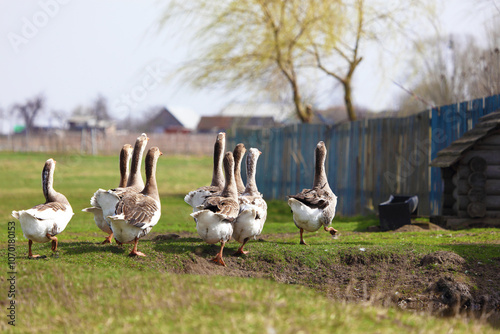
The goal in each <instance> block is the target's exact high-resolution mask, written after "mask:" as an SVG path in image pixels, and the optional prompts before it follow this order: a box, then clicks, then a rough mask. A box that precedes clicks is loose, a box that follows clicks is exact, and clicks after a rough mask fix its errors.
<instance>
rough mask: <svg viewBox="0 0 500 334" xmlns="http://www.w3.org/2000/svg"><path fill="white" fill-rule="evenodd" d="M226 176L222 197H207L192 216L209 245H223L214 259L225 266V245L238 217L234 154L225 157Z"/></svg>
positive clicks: (227, 154) (199, 232)
mask: <svg viewBox="0 0 500 334" xmlns="http://www.w3.org/2000/svg"><path fill="white" fill-rule="evenodd" d="M224 174H225V177H226V184H225V186H224V189H223V190H222V192H221V193H220V195H214V196H210V197H207V198H206V200H205V202H204V203H203V204H202V205H200V206H199V207H198V209H199V211H197V212H193V213H192V214H191V216H192V217H193V218H195V220H196V230H197V231H198V234H199V235H200V237H201V238H202V239H203V240H204V241H205V242H207V243H209V244H215V243H217V242H220V243H221V247H220V251H219V252H218V253H217V255H216V256H215V257H214V258H213V259H212V261H214V262H215V263H218V264H220V265H223V266H225V265H226V264H225V263H224V260H223V259H222V251H223V249H224V245H225V244H226V242H227V241H229V239H230V238H231V235H232V234H233V225H232V224H233V221H234V219H236V217H238V212H239V204H238V190H237V189H236V182H235V181H234V158H233V153H232V152H227V153H226V154H225V155H224Z"/></svg>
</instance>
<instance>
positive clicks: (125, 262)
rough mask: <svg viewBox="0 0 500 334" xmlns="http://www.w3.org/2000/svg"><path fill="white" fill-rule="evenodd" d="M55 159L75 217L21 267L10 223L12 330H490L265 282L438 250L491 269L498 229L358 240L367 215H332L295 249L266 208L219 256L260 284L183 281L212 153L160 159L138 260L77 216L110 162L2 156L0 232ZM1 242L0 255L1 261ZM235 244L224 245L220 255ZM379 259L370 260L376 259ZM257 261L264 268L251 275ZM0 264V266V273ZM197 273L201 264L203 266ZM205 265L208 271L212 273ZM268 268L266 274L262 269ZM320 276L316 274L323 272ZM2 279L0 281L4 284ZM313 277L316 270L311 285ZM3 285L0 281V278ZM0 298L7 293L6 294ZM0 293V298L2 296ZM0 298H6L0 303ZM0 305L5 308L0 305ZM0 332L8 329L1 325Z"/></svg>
mask: <svg viewBox="0 0 500 334" xmlns="http://www.w3.org/2000/svg"><path fill="white" fill-rule="evenodd" d="M49 157H53V158H54V159H55V160H56V161H57V162H58V164H57V167H56V172H55V182H54V188H55V189H56V190H58V191H60V192H62V193H64V194H65V195H66V197H67V198H68V199H69V201H70V202H71V204H72V206H73V210H74V212H75V215H74V217H73V219H72V220H71V222H70V224H69V225H68V227H67V228H66V230H65V231H64V232H63V233H62V234H60V235H59V236H58V238H59V240H60V246H59V249H60V250H59V257H50V256H49V255H50V254H51V251H50V246H49V244H35V245H34V251H35V252H36V253H39V254H42V255H48V256H49V257H48V258H46V259H42V260H28V259H27V258H26V254H27V240H26V239H25V238H24V237H23V236H22V231H21V230H20V227H19V225H18V224H17V229H16V232H17V240H16V254H17V260H16V265H17V282H16V284H17V285H16V288H17V289H18V294H17V296H16V303H17V306H18V309H17V311H18V313H17V322H18V326H17V328H16V332H33V333H34V332H49V331H50V332H55V333H72V332H73V333H82V332H89V333H90V332H92V333H95V332H123V333H136V332H138V331H139V332H141V331H144V332H152V333H162V332H163V333H164V332H174V331H175V332H181V333H182V332H185V333H189V332H199V333H208V332H210V333H212V332H218V333H235V332H237V333H240V332H241V333H255V332H268V333H274V332H275V333H297V332H304V333H313V332H318V333H346V332H348V333H375V332H380V333H400V332H408V333H422V332H425V333H443V332H444V333H447V332H453V333H470V332H472V333H488V332H494V330H493V329H491V327H489V326H488V325H486V324H484V323H478V322H476V321H470V320H467V321H466V320H463V319H459V318H450V319H441V318H434V317H429V316H428V315H419V314H414V313H409V312H402V311H399V310H395V309H392V308H381V307H375V306H373V305H372V306H370V305H368V304H367V305H360V304H349V303H347V304H346V303H345V302H340V301H336V302H334V301H332V300H331V299H329V298H327V297H326V295H325V294H323V293H322V292H321V290H318V289H316V290H313V289H309V288H306V287H303V286H300V285H285V284H279V283H277V282H275V281H273V279H272V277H273V275H274V274H276V273H275V272H273V271H274V270H276V271H286V270H289V269H290V267H291V266H292V267H293V266H297V267H298V268H309V269H310V270H311V272H315V270H320V269H318V268H324V266H323V265H324V264H328V265H335V264H346V263H349V261H351V259H354V258H358V257H361V261H366V263H367V264H369V262H370V261H375V262H376V261H379V262H380V261H382V262H384V263H390V262H391V259H394V258H397V257H398V256H401V254H402V253H406V254H408V253H411V254H413V255H414V257H413V258H418V257H419V256H422V255H425V254H427V253H430V252H432V251H436V250H449V251H453V252H456V253H457V254H459V255H461V256H462V257H464V258H465V259H466V260H467V261H469V262H471V261H481V262H483V263H485V265H492V264H493V262H494V261H493V259H495V258H499V257H500V245H499V239H500V238H499V237H500V233H499V231H498V229H472V230H467V231H422V232H407V233H393V232H384V233H367V232H363V231H365V230H366V228H367V227H369V226H372V225H377V224H378V221H377V218H376V217H354V218H343V217H336V218H335V219H334V222H333V226H334V227H335V228H336V229H338V230H339V231H340V234H341V235H340V238H339V239H332V238H331V237H330V236H329V234H327V233H325V232H323V231H319V232H315V233H308V234H306V235H305V239H306V241H307V242H308V243H309V244H310V246H309V247H303V246H300V245H298V239H299V237H298V230H297V228H296V227H295V225H294V224H293V222H292V220H291V214H290V209H289V207H288V205H287V204H286V203H285V202H284V201H268V207H269V210H268V219H267V222H266V225H265V227H264V231H263V235H262V238H263V240H262V241H260V242H258V241H251V242H249V243H248V250H250V254H249V255H247V256H244V257H241V258H236V259H235V258H231V257H229V256H227V255H225V257H226V256H227V257H228V261H229V264H228V265H229V268H228V269H227V270H226V271H227V272H230V270H231V268H230V266H231V263H234V264H235V265H236V264H238V265H241V266H242V268H244V269H243V270H247V271H249V272H250V271H259V270H263V277H267V278H271V279H267V278H260V279H257V278H242V277H225V276H218V275H214V274H216V273H220V272H221V270H225V269H224V268H215V267H214V266H215V265H214V266H211V265H210V264H208V262H207V266H208V267H207V268H208V269H206V270H207V272H206V273H207V274H209V275H202V276H199V275H186V274H182V273H183V272H185V271H187V268H186V266H188V265H189V263H191V262H193V263H194V262H196V261H197V256H198V255H200V254H201V256H203V257H205V258H206V259H209V258H210V257H211V256H213V255H214V254H215V252H216V251H217V247H216V246H211V245H207V244H205V243H203V242H202V241H201V239H199V238H197V235H196V230H195V225H194V222H193V219H192V218H191V217H190V216H189V213H190V212H191V208H190V207H189V206H188V205H187V204H185V203H184V201H183V197H184V195H185V194H186V193H187V192H188V191H190V190H192V189H195V188H197V187H199V186H200V185H206V184H209V183H210V178H211V168H212V167H211V166H212V159H211V158H210V157H180V156H162V157H161V158H160V160H159V162H158V176H157V179H158V186H159V191H160V197H161V201H162V218H161V220H160V222H159V223H158V224H157V225H156V226H155V227H154V229H153V232H152V233H151V235H149V236H148V237H147V238H145V240H141V241H140V243H139V249H140V250H141V251H143V252H145V253H146V254H147V255H148V256H147V257H146V258H138V259H137V258H130V257H128V256H126V255H127V253H128V251H129V248H130V246H128V245H126V246H125V247H123V248H120V247H117V246H116V245H98V244H97V242H100V241H102V240H103V238H104V236H105V235H104V233H103V232H101V231H100V230H99V229H98V228H97V227H96V226H95V223H94V221H93V218H92V215H91V214H88V213H84V212H81V209H83V208H85V207H87V206H88V205H89V199H90V197H91V196H92V194H93V193H94V191H95V190H97V189H98V188H103V189H108V188H113V187H116V186H117V183H118V178H119V177H118V161H117V157H108V156H106V157H102V156H100V157H91V156H80V155H53V156H48V155H46V154H32V153H30V154H18V153H5V152H3V153H0V172H2V175H3V176H4V177H3V179H2V186H1V187H2V188H1V192H0V228H3V229H5V230H4V231H6V224H7V222H8V221H12V220H13V218H12V217H11V216H10V212H11V211H12V210H19V209H27V208H29V207H31V206H33V205H36V204H39V203H41V202H43V195H42V191H41V185H40V184H41V181H40V174H41V170H42V168H43V164H44V162H45V160H46V159H48V158H49ZM168 233H181V234H183V237H182V238H179V239H174V240H166V241H152V240H151V238H152V237H154V236H155V235H158V234H168ZM6 246H7V242H6V238H4V240H2V241H0V256H1V257H3V258H4V259H6V257H7V250H6ZM238 246H239V244H237V243H235V242H231V243H229V244H228V245H227V247H226V253H227V254H230V253H231V252H232V251H235V250H236V249H237V247H238ZM379 262H377V263H379ZM263 264H268V265H267V267H265V268H261V266H262V265H263ZM4 268H5V267H4ZM202 269H203V268H202ZM210 270H212V272H211V271H210ZM266 270H267V271H266ZM321 270H324V269H321ZM6 275H7V274H6V272H4V273H0V280H1V281H2V282H5V281H6ZM320 277H321V273H320V272H317V273H316V274H315V275H314V277H311V280H313V279H318V278H320ZM2 286H3V283H2ZM5 291H6V289H5ZM5 291H4V289H3V288H2V291H0V293H6V292H5ZM4 300H5V299H4ZM1 305H2V308H5V307H4V306H6V305H7V304H5V303H2V304H1ZM0 329H11V328H9V327H7V326H6V323H5V319H4V320H2V322H1V323H0Z"/></svg>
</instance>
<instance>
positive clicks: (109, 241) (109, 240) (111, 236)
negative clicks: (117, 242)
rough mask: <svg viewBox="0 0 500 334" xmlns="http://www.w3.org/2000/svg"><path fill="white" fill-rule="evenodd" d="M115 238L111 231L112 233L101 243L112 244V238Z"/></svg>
mask: <svg viewBox="0 0 500 334" xmlns="http://www.w3.org/2000/svg"><path fill="white" fill-rule="evenodd" d="M112 238H113V233H111V234H110V235H108V236H107V237H106V239H104V241H103V242H101V245H104V244H110V243H111V239H112Z"/></svg>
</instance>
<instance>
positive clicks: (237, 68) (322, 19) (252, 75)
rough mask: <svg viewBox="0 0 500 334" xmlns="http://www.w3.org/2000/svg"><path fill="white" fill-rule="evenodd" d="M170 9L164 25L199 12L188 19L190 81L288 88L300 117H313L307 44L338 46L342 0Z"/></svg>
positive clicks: (204, 1)
mask: <svg viewBox="0 0 500 334" xmlns="http://www.w3.org/2000/svg"><path fill="white" fill-rule="evenodd" d="M166 13H167V14H166V15H165V20H164V23H165V22H167V21H171V20H172V19H174V18H179V15H180V16H182V14H187V15H191V14H193V13H194V14H197V15H195V16H193V17H196V20H193V21H190V27H191V28H192V27H193V26H196V30H197V33H196V34H195V35H194V42H195V43H196V48H197V52H196V57H195V58H194V59H192V60H190V61H189V62H188V63H187V64H186V66H185V67H184V68H183V73H184V78H188V80H189V82H190V83H192V84H194V85H195V86H199V87H207V86H214V85H219V86H223V87H225V88H228V89H232V88H234V87H246V88H248V89H250V90H253V91H264V92H267V93H275V94H279V93H282V90H281V89H282V88H283V87H285V88H286V89H287V91H288V92H290V97H291V100H292V101H293V104H294V106H295V110H296V114H297V116H298V118H299V119H300V120H301V121H302V122H306V123H307V122H310V121H311V119H312V116H313V114H312V109H311V108H310V107H308V103H311V102H312V101H307V99H306V98H304V96H303V90H304V88H305V87H306V86H307V85H308V81H307V80H308V74H307V72H308V71H310V67H311V65H312V64H313V61H314V59H313V57H312V56H311V53H310V48H309V47H310V45H311V44H310V43H311V41H314V42H316V44H317V45H320V46H319V47H321V48H322V47H331V45H334V44H335V41H336V39H337V36H339V35H340V33H341V28H342V26H343V25H342V24H341V22H342V20H343V17H342V15H341V12H340V1H336V0H330V1H324V0H271V1H266V0H248V1H238V0H226V1H209V0H197V1H189V2H185V1H172V2H171V4H170V6H169V7H168V8H167V10H166ZM169 27H172V25H169ZM180 29H181V30H182V29H188V28H187V27H186V26H184V27H181V28H180ZM320 40H321V43H320ZM308 67H309V68H308ZM283 83H284V84H283ZM280 88H281V89H280Z"/></svg>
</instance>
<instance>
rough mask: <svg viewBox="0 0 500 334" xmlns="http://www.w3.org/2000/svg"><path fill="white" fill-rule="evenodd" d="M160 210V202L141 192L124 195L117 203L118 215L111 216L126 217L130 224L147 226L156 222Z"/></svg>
mask: <svg viewBox="0 0 500 334" xmlns="http://www.w3.org/2000/svg"><path fill="white" fill-rule="evenodd" d="M159 211H160V204H159V203H158V202H156V201H155V200H154V199H152V198H151V197H149V196H145V195H143V194H140V193H135V194H129V195H128V196H125V197H123V198H122V199H121V200H120V201H119V202H118V204H117V205H116V215H115V216H111V218H117V217H119V218H120V219H124V220H126V221H127V223H128V224H130V225H133V226H135V227H139V228H145V227H147V226H149V225H152V224H156V222H157V220H156V221H155V219H154V217H156V216H157V215H158V212H159Z"/></svg>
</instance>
